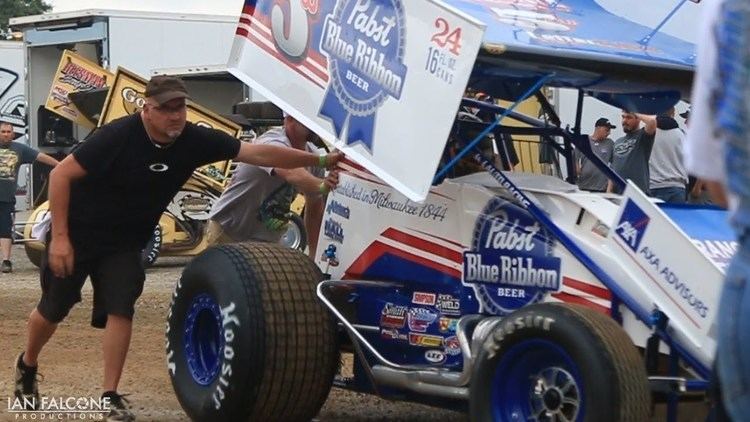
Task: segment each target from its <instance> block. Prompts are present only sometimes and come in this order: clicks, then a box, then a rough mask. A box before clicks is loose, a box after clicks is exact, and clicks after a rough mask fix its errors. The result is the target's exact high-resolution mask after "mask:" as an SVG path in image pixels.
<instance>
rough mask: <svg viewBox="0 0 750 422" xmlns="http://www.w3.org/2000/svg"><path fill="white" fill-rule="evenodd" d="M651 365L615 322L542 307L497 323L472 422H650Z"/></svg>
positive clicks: (484, 353) (473, 399)
mask: <svg viewBox="0 0 750 422" xmlns="http://www.w3.org/2000/svg"><path fill="white" fill-rule="evenodd" d="M650 403H651V396H650V392H649V387H648V379H647V375H646V369H645V366H644V363H643V361H642V359H641V357H640V355H639V353H638V352H637V349H636V347H635V346H634V345H633V342H632V341H631V340H630V338H629V337H628V335H627V334H626V333H625V331H624V330H623V329H622V328H621V327H620V326H619V325H617V323H615V322H614V320H612V319H611V318H610V317H608V316H606V315H604V314H601V313H599V312H597V311H594V310H592V309H589V308H585V307H583V306H578V305H567V304H566V305H562V304H550V303H545V304H537V305H531V306H527V307H524V308H522V309H519V310H517V311H515V312H513V313H511V314H510V315H508V316H507V317H506V318H505V319H504V320H503V321H501V322H500V323H498V324H497V326H496V327H495V328H494V329H493V331H492V332H491V333H490V334H489V335H488V336H487V338H486V339H485V340H484V342H483V343H482V347H481V349H480V350H478V354H477V358H476V363H475V366H474V368H473V369H472V380H471V388H470V412H471V420H472V421H515V420H529V421H553V422H554V421H591V422H598V421H605V420H606V421H612V422H619V421H622V422H631V421H632V422H639V421H645V420H649V417H650V416H649V415H650Z"/></svg>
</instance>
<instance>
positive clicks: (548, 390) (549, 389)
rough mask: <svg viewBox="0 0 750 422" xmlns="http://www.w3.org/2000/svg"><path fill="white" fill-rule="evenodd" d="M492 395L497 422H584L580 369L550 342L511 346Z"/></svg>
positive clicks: (505, 356)
mask: <svg viewBox="0 0 750 422" xmlns="http://www.w3.org/2000/svg"><path fill="white" fill-rule="evenodd" d="M491 394H492V396H491V405H492V417H493V420H495V421H539V422H557V421H560V422H562V421H582V420H583V415H584V414H585V408H584V406H585V404H586V403H585V400H584V385H583V383H582V380H581V375H580V370H579V369H578V366H577V365H576V364H575V362H573V359H572V358H571V357H570V355H569V354H568V353H567V352H566V351H565V350H563V349H562V348H561V347H560V346H558V345H557V344H555V343H553V342H551V341H547V340H542V339H533V340H524V341H522V342H520V343H518V344H516V345H515V346H512V348H511V349H510V350H508V351H507V352H506V353H505V354H504V355H503V357H502V359H501V360H500V362H499V363H498V365H497V368H496V369H495V375H494V376H493V378H492V392H491Z"/></svg>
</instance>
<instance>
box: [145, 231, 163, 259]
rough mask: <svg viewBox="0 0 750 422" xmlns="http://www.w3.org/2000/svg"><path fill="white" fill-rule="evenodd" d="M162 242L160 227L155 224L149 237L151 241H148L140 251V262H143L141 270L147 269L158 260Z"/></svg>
mask: <svg viewBox="0 0 750 422" xmlns="http://www.w3.org/2000/svg"><path fill="white" fill-rule="evenodd" d="M162 240H163V237H162V231H161V226H160V225H158V224H157V225H156V227H154V233H153V235H152V236H151V240H149V241H148V243H147V244H146V247H145V248H143V251H141V262H143V268H148V267H150V266H152V265H154V263H155V262H156V259H157V258H159V253H160V252H161V243H162Z"/></svg>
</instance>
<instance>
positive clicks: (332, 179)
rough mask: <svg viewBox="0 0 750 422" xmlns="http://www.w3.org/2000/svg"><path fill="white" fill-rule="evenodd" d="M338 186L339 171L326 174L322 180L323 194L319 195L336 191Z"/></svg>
mask: <svg viewBox="0 0 750 422" xmlns="http://www.w3.org/2000/svg"><path fill="white" fill-rule="evenodd" d="M338 185H339V171H338V170H331V171H329V172H328V175H327V176H326V178H325V179H323V186H325V192H321V193H328V192H330V191H332V190H334V189H336V186H338Z"/></svg>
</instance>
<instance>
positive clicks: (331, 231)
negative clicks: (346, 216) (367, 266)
mask: <svg viewBox="0 0 750 422" xmlns="http://www.w3.org/2000/svg"><path fill="white" fill-rule="evenodd" d="M323 234H324V235H325V236H326V237H327V238H329V239H331V240H335V241H336V242H341V243H343V242H344V228H343V227H341V223H339V222H338V221H336V220H334V219H332V218H329V219H328V220H326V222H325V226H324V228H323Z"/></svg>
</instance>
